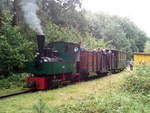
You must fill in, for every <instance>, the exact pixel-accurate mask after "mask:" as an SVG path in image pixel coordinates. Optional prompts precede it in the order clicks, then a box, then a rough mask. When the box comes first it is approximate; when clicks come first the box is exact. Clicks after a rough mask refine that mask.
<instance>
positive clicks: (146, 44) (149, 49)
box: [144, 41, 150, 53]
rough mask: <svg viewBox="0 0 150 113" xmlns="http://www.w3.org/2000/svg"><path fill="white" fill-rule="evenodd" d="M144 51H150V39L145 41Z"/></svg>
mask: <svg viewBox="0 0 150 113" xmlns="http://www.w3.org/2000/svg"><path fill="white" fill-rule="evenodd" d="M144 52H146V53H150V41H147V42H146V43H145V48H144Z"/></svg>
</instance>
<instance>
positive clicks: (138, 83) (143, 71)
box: [122, 65, 150, 94]
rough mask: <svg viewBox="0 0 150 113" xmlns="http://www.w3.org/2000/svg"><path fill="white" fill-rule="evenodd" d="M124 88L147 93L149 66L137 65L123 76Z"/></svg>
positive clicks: (149, 78) (149, 87)
mask: <svg viewBox="0 0 150 113" xmlns="http://www.w3.org/2000/svg"><path fill="white" fill-rule="evenodd" d="M122 88H123V89H124V90H127V91H130V92H134V93H143V94H148V93H149V92H150V66H142V65H141V66H140V65H139V66H137V67H136V70H135V71H134V72H132V73H129V75H128V76H127V77H126V78H125V81H124V84H123V86H122Z"/></svg>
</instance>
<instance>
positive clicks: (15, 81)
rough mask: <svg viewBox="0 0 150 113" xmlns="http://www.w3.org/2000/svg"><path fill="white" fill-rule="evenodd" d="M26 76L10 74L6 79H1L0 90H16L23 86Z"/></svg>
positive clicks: (23, 74)
mask: <svg viewBox="0 0 150 113" xmlns="http://www.w3.org/2000/svg"><path fill="white" fill-rule="evenodd" d="M27 76H28V74H26V73H22V74H13V73H12V74H11V75H9V76H8V77H2V76H1V80H0V89H9V88H18V87H22V88H23V86H25V78H26V77H27Z"/></svg>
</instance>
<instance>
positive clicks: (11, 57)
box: [0, 11, 34, 74]
mask: <svg viewBox="0 0 150 113" xmlns="http://www.w3.org/2000/svg"><path fill="white" fill-rule="evenodd" d="M1 19H2V25H1V27H0V74H8V73H11V72H19V71H22V69H23V68H24V63H25V62H27V61H29V60H31V59H32V56H33V54H32V52H33V47H34V46H33V42H31V41H29V40H28V38H25V37H26V35H24V34H23V33H21V32H20V31H21V30H20V27H19V26H15V27H13V26H12V24H11V22H12V15H11V14H10V12H7V11H5V12H4V13H3V17H2V18H1Z"/></svg>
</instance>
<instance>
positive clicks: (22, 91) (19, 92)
mask: <svg viewBox="0 0 150 113" xmlns="http://www.w3.org/2000/svg"><path fill="white" fill-rule="evenodd" d="M31 91H32V90H29V89H24V90H21V91H16V92H12V93H8V94H3V95H0V99H3V98H7V97H11V96H16V95H20V94H24V93H28V92H31Z"/></svg>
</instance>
